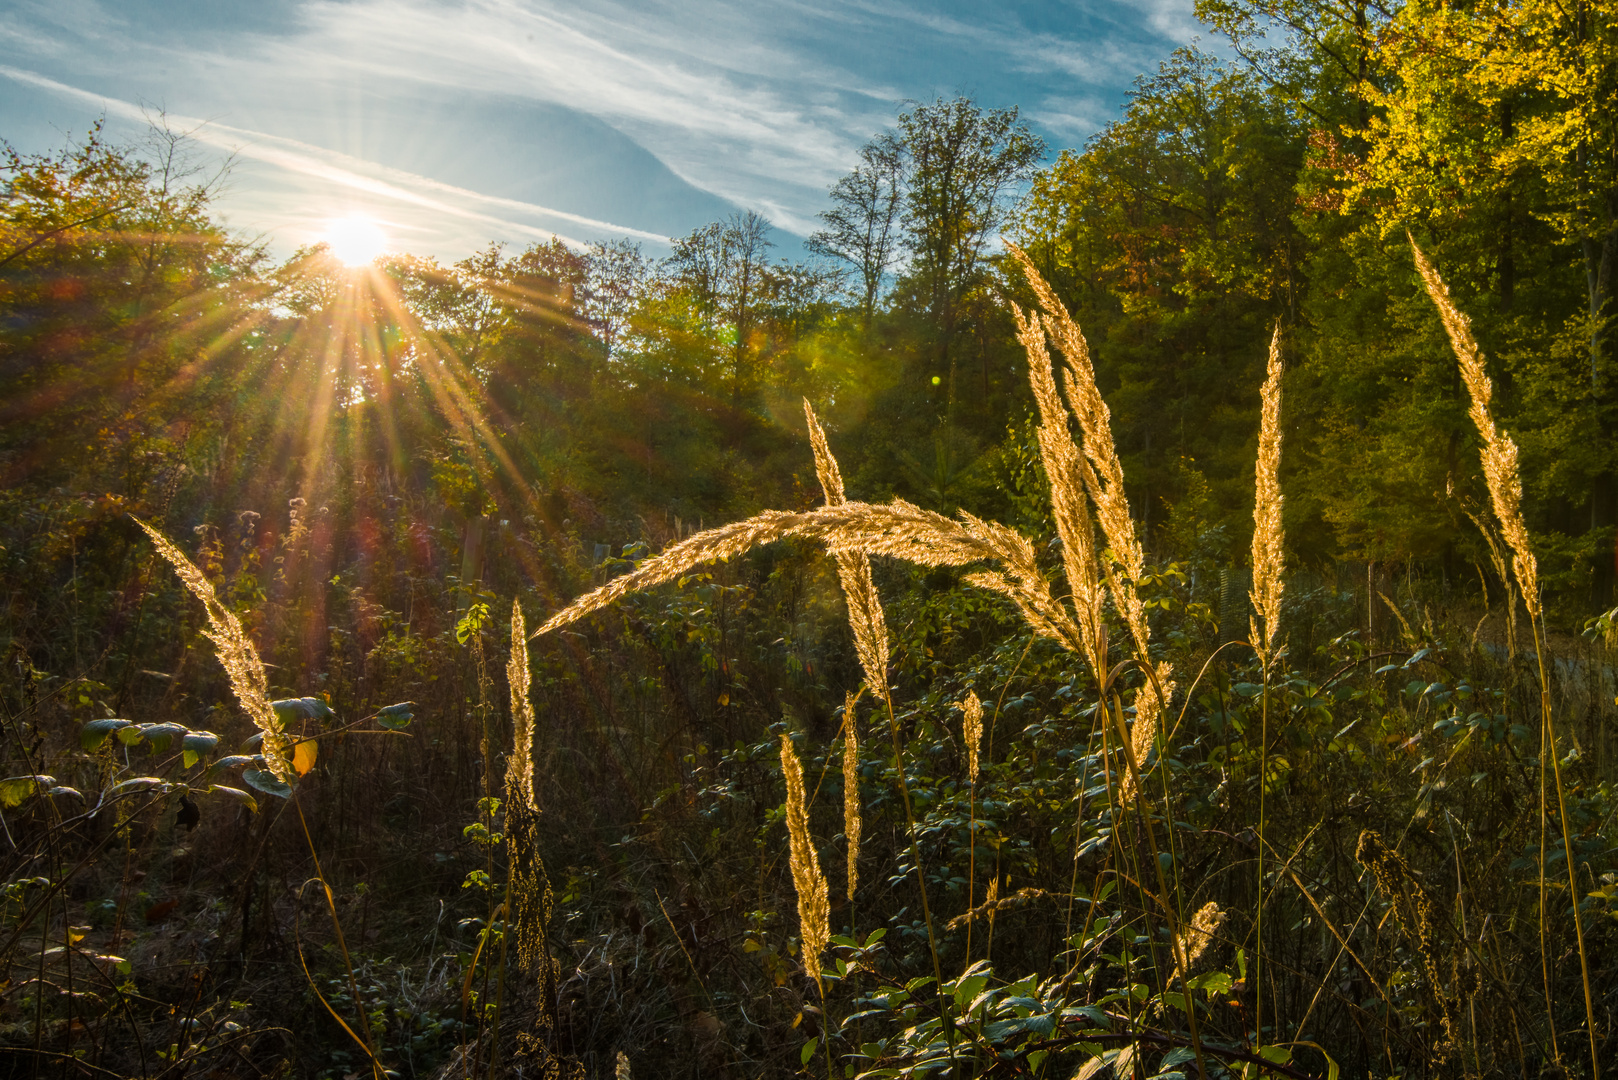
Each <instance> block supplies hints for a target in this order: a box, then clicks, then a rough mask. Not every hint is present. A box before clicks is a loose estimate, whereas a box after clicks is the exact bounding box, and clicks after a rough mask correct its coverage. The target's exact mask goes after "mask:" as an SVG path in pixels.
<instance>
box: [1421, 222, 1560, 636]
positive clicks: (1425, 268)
mask: <svg viewBox="0 0 1618 1080" xmlns="http://www.w3.org/2000/svg"><path fill="white" fill-rule="evenodd" d="M1410 250H1411V251H1413V252H1415V256H1416V269H1417V270H1418V271H1419V272H1420V273H1421V281H1422V284H1423V285H1425V286H1426V288H1427V295H1428V296H1429V297H1431V298H1432V301H1433V304H1434V306H1436V307H1437V308H1438V316H1439V319H1440V320H1441V321H1442V322H1443V324H1444V330H1445V332H1446V333H1448V334H1449V342H1450V347H1451V348H1452V349H1453V350H1454V351H1455V358H1456V360H1458V361H1459V362H1460V367H1461V381H1462V382H1464V383H1465V384H1466V390H1467V393H1468V395H1469V396H1470V397H1471V399H1472V405H1471V408H1469V409H1468V410H1467V415H1468V416H1470V417H1471V418H1472V423H1473V424H1474V425H1475V426H1476V427H1477V429H1478V434H1479V435H1481V436H1482V437H1483V448H1482V451H1481V456H1482V459H1483V482H1484V484H1485V485H1486V486H1487V487H1488V489H1489V501H1490V503H1491V504H1492V505H1493V507H1494V516H1495V518H1496V520H1498V521H1499V523H1500V534H1501V535H1502V536H1503V537H1505V541H1506V546H1507V547H1509V548H1511V554H1512V569H1513V570H1514V571H1515V572H1516V575H1517V588H1518V590H1519V591H1520V592H1521V593H1522V598H1523V603H1524V604H1526V605H1527V606H1528V614H1529V615H1530V616H1532V617H1533V619H1534V621H1535V622H1538V621H1539V618H1540V603H1539V563H1538V562H1537V561H1536V560H1535V558H1534V549H1533V545H1532V543H1531V542H1530V541H1529V539H1528V527H1527V526H1526V525H1525V524H1523V517H1522V475H1521V474H1520V472H1519V471H1518V468H1517V444H1516V443H1515V442H1513V441H1512V438H1511V436H1510V435H1507V434H1506V433H1505V432H1503V431H1501V430H1500V429H1499V428H1498V427H1497V426H1496V425H1495V422H1494V417H1493V416H1492V415H1491V414H1490V412H1489V402H1490V400H1491V399H1492V398H1493V396H1494V384H1493V383H1491V382H1490V381H1489V373H1488V372H1487V371H1486V370H1485V368H1484V366H1483V353H1482V352H1481V351H1479V349H1478V343H1477V341H1476V339H1474V338H1473V337H1472V321H1471V320H1470V319H1468V318H1467V317H1466V316H1465V315H1464V314H1463V313H1462V312H1461V310H1460V309H1459V308H1457V307H1456V306H1455V303H1454V301H1452V300H1451V299H1450V296H1449V286H1448V285H1445V284H1444V279H1443V278H1441V277H1439V275H1438V271H1437V270H1436V269H1434V267H1433V264H1432V263H1430V262H1428V261H1427V256H1426V255H1425V254H1424V253H1423V252H1422V250H1421V248H1420V247H1418V246H1417V244H1416V240H1415V237H1411V238H1410Z"/></svg>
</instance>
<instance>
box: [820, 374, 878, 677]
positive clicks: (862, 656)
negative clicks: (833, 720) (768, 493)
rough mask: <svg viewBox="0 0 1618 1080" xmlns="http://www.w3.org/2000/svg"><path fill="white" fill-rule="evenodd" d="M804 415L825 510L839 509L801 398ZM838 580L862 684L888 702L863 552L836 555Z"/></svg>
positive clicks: (833, 466) (823, 449)
mask: <svg viewBox="0 0 1618 1080" xmlns="http://www.w3.org/2000/svg"><path fill="white" fill-rule="evenodd" d="M803 415H804V419H805V421H807V423H808V426H809V445H810V447H812V448H813V450H814V453H815V472H816V474H817V475H818V476H819V477H820V487H821V489H822V490H823V491H824V492H825V495H826V505H827V506H842V505H843V504H844V503H846V502H847V501H848V497H847V496H846V495H844V494H843V474H842V470H840V469H838V467H837V459H836V458H834V457H832V453H831V446H830V444H829V443H827V441H826V432H825V429H823V428H822V427H821V426H820V419H819V418H818V417H816V416H815V410H814V406H812V405H810V404H809V399H808V398H804V401H803ZM837 576H838V578H839V579H840V580H841V581H842V584H843V595H844V596H845V597H846V598H847V601H848V625H849V629H850V630H852V631H853V633H854V651H855V653H856V655H858V656H859V660H860V666H861V667H862V668H864V669H865V682H866V685H868V686H869V687H870V688H871V692H872V693H873V694H875V695H876V696H877V697H879V698H881V699H882V700H883V701H886V700H887V699H888V624H887V620H886V619H885V617H884V616H883V614H882V599H881V597H879V596H878V595H877V592H876V584H875V583H874V582H873V581H872V580H871V560H870V558H869V556H867V555H865V553H863V552H841V553H839V554H838V555H837Z"/></svg>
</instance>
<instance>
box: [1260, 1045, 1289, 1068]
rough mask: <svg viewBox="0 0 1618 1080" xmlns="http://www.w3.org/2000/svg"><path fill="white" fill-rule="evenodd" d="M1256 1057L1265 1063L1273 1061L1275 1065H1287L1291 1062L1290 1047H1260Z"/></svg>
mask: <svg viewBox="0 0 1618 1080" xmlns="http://www.w3.org/2000/svg"><path fill="white" fill-rule="evenodd" d="M1258 1056H1259V1057H1261V1058H1263V1059H1264V1060H1265V1061H1273V1062H1275V1063H1276V1064H1277V1065H1287V1064H1290V1063H1291V1061H1292V1048H1291V1047H1290V1046H1261V1047H1259V1048H1258Z"/></svg>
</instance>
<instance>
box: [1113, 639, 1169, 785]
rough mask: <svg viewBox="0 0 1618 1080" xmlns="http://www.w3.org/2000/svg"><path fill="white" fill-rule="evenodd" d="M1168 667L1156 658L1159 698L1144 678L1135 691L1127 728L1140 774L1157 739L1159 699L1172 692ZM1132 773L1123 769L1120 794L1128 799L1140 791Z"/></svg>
mask: <svg viewBox="0 0 1618 1080" xmlns="http://www.w3.org/2000/svg"><path fill="white" fill-rule="evenodd" d="M1171 670H1172V667H1171V665H1170V664H1169V662H1168V661H1167V660H1159V661H1158V662H1157V686H1161V687H1162V688H1163V696H1162V698H1159V697H1158V694H1157V686H1153V685H1152V682H1151V680H1147V682H1146V684H1145V685H1143V686H1142V687H1141V688H1140V690H1138V691H1137V692H1136V693H1135V723H1134V726H1133V727H1131V728H1130V729H1129V748H1130V752H1131V753H1132V754H1133V755H1134V757H1135V767H1136V768H1137V769H1139V770H1140V775H1142V776H1144V775H1145V774H1146V759H1147V757H1148V756H1149V755H1150V754H1151V752H1152V747H1153V746H1154V745H1155V744H1156V742H1157V727H1158V717H1159V716H1160V715H1162V704H1161V703H1162V702H1163V701H1166V700H1168V699H1169V698H1171V697H1173V696H1174V689H1175V688H1174V683H1173V682H1172V681H1170V679H1169V673H1170V671H1171ZM1135 775H1136V774H1135V773H1133V772H1130V771H1128V770H1126V771H1125V772H1124V783H1123V798H1124V801H1125V802H1131V801H1133V800H1134V798H1135V796H1136V795H1138V794H1140V789H1139V788H1137V787H1136V786H1135Z"/></svg>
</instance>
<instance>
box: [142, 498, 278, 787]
mask: <svg viewBox="0 0 1618 1080" xmlns="http://www.w3.org/2000/svg"><path fill="white" fill-rule="evenodd" d="M135 524H137V525H139V526H140V527H141V528H142V529H144V530H145V531H146V535H147V536H150V537H151V538H152V543H153V544H154V545H155V546H156V547H157V553H158V554H159V555H161V556H163V558H165V559H167V560H168V562H169V565H170V566H172V567H174V572H175V574H176V575H178V577H179V579H180V583H181V584H183V585H184V586H185V587H186V588H187V589H189V590H190V591H191V595H193V596H195V597H196V598H197V599H198V600H201V601H202V607H203V610H204V611H205V612H207V615H208V629H206V630H204V631H203V634H204V635H206V636H207V638H208V640H209V641H211V642H213V647H214V655H215V656H217V657H218V658H219V663H220V664H221V665H223V666H224V669H225V674H226V675H228V676H229V677H230V688H231V689H232V690H234V691H235V692H236V700H237V701H239V702H241V705H242V708H243V710H245V711H246V713H247V715H248V716H249V717H250V718H251V719H252V721H253V723H254V724H255V725H257V727H258V729H259V731H261V732H263V733H264V741H263V750H264V762H265V764H266V765H267V766H268V768H269V770H270V772H271V773H272V774H273V775H274V776H275V778H276V779H277V780H280V781H281V782H282V783H292V782H293V781H294V780H296V779H297V774H296V773H295V772H294V771H293V768H292V759H291V756H290V752H291V749H292V740H291V739H289V738H287V736H286V734H285V733H284V732H283V731H282V730H281V722H280V721H279V720H278V719H276V716H275V710H274V709H272V708H271V707H270V680H269V676H267V675H266V674H265V672H264V662H263V661H262V660H260V659H259V655H258V650H257V649H255V648H254V647H253V640H252V639H251V638H249V637H248V636H247V631H245V630H243V629H242V624H241V620H240V619H238V618H236V615H235V613H234V612H232V611H231V610H230V609H229V608H227V607H225V605H224V604H221V603H220V602H219V598H218V597H217V596H215V595H214V591H213V582H211V581H209V580H208V577H207V575H206V574H204V573H203V572H202V571H201V570H199V569H197V567H196V565H195V564H194V563H192V562H191V560H190V559H188V558H186V557H185V553H184V552H183V551H181V550H180V549H179V548H177V547H175V546H174V543H173V541H171V540H169V538H168V537H166V536H164V535H163V534H162V533H160V532H158V531H157V530H156V529H154V528H152V527H151V526H150V525H148V524H146V522H144V521H142V520H140V518H135Z"/></svg>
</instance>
